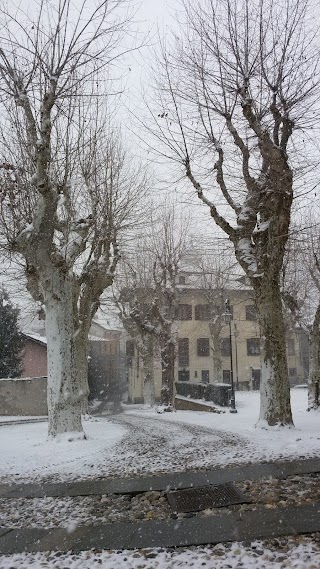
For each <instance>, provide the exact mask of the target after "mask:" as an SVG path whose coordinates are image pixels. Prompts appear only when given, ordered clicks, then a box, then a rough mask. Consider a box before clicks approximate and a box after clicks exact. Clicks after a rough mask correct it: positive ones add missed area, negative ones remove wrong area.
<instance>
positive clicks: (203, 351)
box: [197, 338, 209, 358]
mask: <svg viewBox="0 0 320 569" xmlns="http://www.w3.org/2000/svg"><path fill="white" fill-rule="evenodd" d="M197 355H198V356H202V357H206V358H207V357H208V356H209V338H198V339H197Z"/></svg>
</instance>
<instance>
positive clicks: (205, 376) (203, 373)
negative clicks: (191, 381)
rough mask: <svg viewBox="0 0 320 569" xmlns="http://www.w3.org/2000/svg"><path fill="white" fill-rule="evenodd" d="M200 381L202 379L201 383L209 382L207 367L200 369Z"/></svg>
mask: <svg viewBox="0 0 320 569" xmlns="http://www.w3.org/2000/svg"><path fill="white" fill-rule="evenodd" d="M201 381H202V383H209V370H208V369H203V370H201Z"/></svg>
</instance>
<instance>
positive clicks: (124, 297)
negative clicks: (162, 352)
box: [114, 247, 157, 406]
mask: <svg viewBox="0 0 320 569" xmlns="http://www.w3.org/2000/svg"><path fill="white" fill-rule="evenodd" d="M138 249H139V252H140V254H139V257H137V258H136V259H135V262H134V264H131V263H130V265H129V263H128V262H126V261H124V263H123V264H124V267H123V272H122V275H121V277H119V278H118V279H116V282H117V284H118V286H119V287H120V288H119V290H118V291H117V292H116V291H115V293H114V302H115V304H116V306H117V308H118V311H119V317H120V320H121V322H122V325H123V327H124V329H125V330H126V332H127V334H128V335H129V337H130V338H131V340H132V341H133V342H134V345H135V347H136V350H137V352H138V356H137V357H139V356H141V359H142V369H143V399H144V403H146V404H148V405H151V406H152V405H154V403H155V384H154V362H155V358H156V356H157V351H156V338H155V334H154V332H153V328H152V330H150V326H152V325H155V324H156V323H155V322H152V315H151V314H150V304H149V303H148V302H147V300H148V297H149V296H150V291H151V290H152V287H153V282H152V271H151V267H150V264H149V262H148V261H149V260H148V261H147V262H146V259H145V258H141V257H140V255H141V251H143V247H141V248H140V247H138ZM115 288H116V287H115Z"/></svg>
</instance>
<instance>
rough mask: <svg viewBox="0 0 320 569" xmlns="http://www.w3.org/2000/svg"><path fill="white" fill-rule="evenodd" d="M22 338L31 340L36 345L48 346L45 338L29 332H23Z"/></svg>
mask: <svg viewBox="0 0 320 569" xmlns="http://www.w3.org/2000/svg"><path fill="white" fill-rule="evenodd" d="M22 336H23V337H24V338H26V339H27V340H31V341H32V342H35V343H36V344H41V346H46V345H47V338H46V337H45V336H40V335H39V334H33V333H32V334H29V332H22Z"/></svg>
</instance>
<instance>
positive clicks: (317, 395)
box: [308, 304, 320, 411]
mask: <svg viewBox="0 0 320 569" xmlns="http://www.w3.org/2000/svg"><path fill="white" fill-rule="evenodd" d="M309 347H310V349H309V353H310V355H309V378H308V411H311V410H312V409H319V408H320V304H319V305H318V307H317V311H316V314H315V317H314V320H313V324H312V330H311V332H310V334H309Z"/></svg>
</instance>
